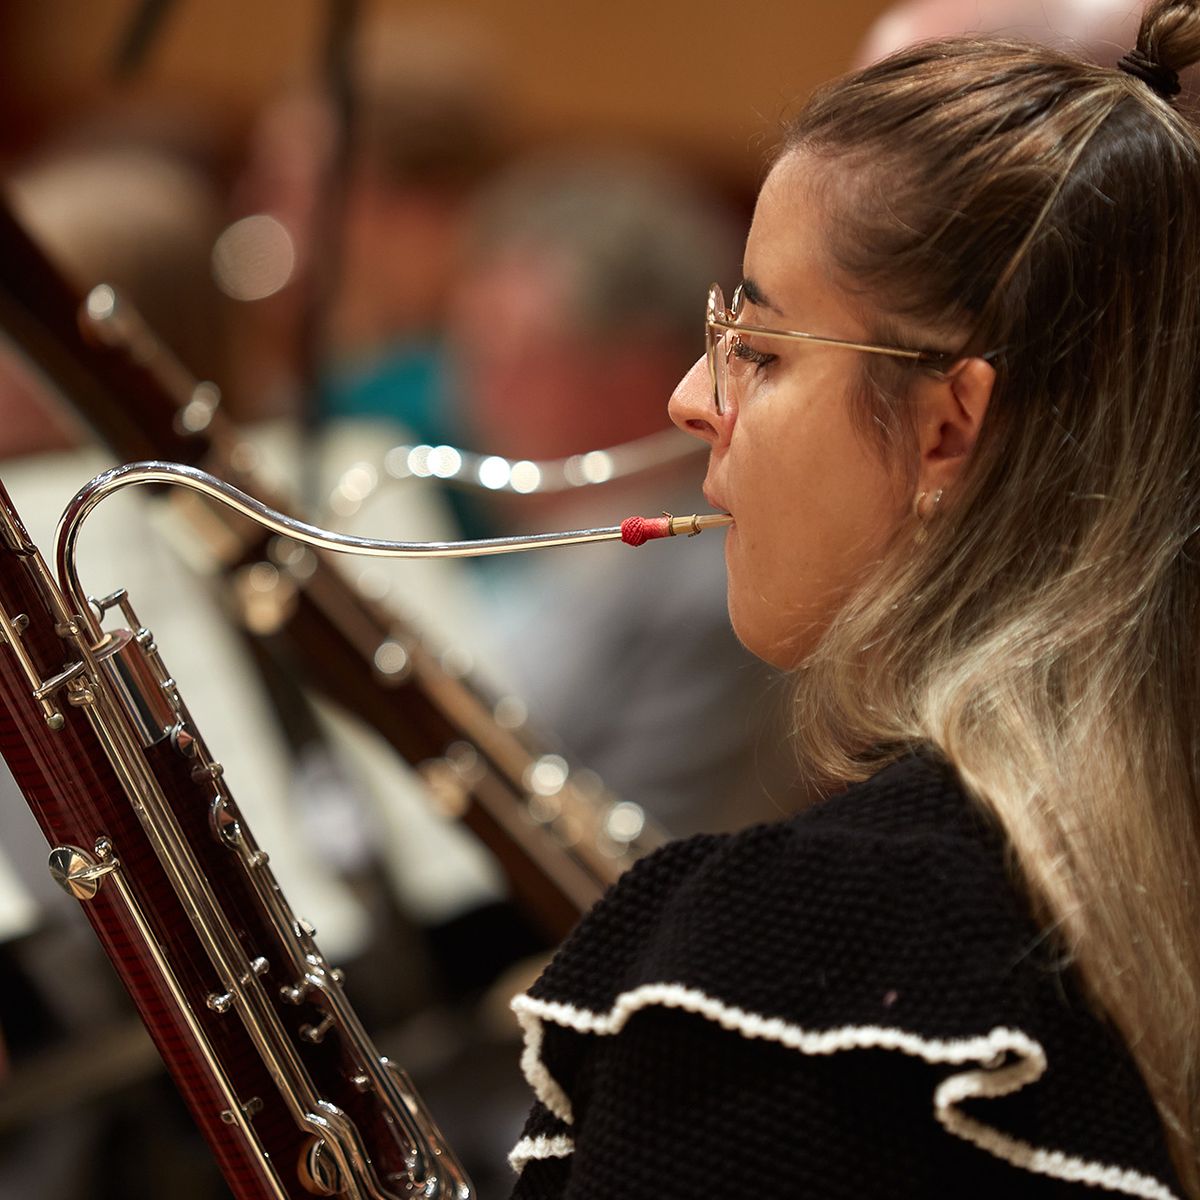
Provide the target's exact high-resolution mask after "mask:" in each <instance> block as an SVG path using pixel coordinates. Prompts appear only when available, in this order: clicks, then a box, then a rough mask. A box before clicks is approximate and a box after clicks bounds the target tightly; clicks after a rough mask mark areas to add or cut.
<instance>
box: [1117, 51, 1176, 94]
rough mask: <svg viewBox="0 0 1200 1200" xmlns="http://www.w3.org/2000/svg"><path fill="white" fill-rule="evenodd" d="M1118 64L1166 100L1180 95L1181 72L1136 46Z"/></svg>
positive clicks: (1127, 73)
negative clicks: (1164, 64) (1156, 59)
mask: <svg viewBox="0 0 1200 1200" xmlns="http://www.w3.org/2000/svg"><path fill="white" fill-rule="evenodd" d="M1117 66H1118V67H1119V68H1120V69H1121V70H1122V71H1124V72H1125V74H1126V75H1133V76H1135V77H1136V78H1137V79H1140V80H1141V81H1142V82H1143V83H1145V84H1147V85H1148V86H1149V87H1150V88H1151V89H1152V90H1153V91H1154V92H1156V93H1157V94H1158V95H1160V96H1161V97H1162V98H1163V99H1164V100H1171V99H1172V98H1174V97H1175V96H1178V95H1179V72H1178V71H1174V70H1172V69H1171V68H1170V67H1166V66H1163V64H1162V63H1157V62H1155V61H1154V60H1153V59H1152V58H1150V57H1149V55H1146V54H1143V53H1142V52H1141V51H1140V50H1138V49H1136V48H1135V49H1133V50H1130V51H1129V53H1128V54H1125V55H1123V56H1122V57H1121V59H1120V61H1119V62H1118V63H1117Z"/></svg>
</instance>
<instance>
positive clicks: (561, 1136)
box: [508, 1133, 575, 1173]
mask: <svg viewBox="0 0 1200 1200" xmlns="http://www.w3.org/2000/svg"><path fill="white" fill-rule="evenodd" d="M574 1153H575V1142H574V1141H573V1140H572V1139H571V1138H569V1137H568V1136H567V1135H566V1134H565V1133H558V1134H550V1135H547V1134H544V1133H539V1134H538V1135H537V1137H526V1138H522V1139H521V1140H520V1141H519V1142H518V1143H517V1144H516V1145H515V1146H514V1147H513V1148H512V1150H511V1151H510V1153H509V1155H508V1165H509V1166H510V1167H512V1169H513V1170H514V1171H516V1172H518V1173H520V1171H521V1169H522V1167H524V1166H525V1164H526V1163H527V1162H528V1161H529V1160H530V1159H531V1158H567V1157H569V1156H570V1155H572V1154H574Z"/></svg>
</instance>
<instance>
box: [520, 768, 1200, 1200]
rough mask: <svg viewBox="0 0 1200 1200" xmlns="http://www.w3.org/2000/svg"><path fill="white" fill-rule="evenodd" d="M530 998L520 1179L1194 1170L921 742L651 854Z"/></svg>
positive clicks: (572, 1188) (738, 1188)
mask: <svg viewBox="0 0 1200 1200" xmlns="http://www.w3.org/2000/svg"><path fill="white" fill-rule="evenodd" d="M513 1007H514V1009H515V1010H516V1011H517V1015H518V1017H519V1019H520V1020H521V1023H522V1025H523V1026H524V1028H525V1033H526V1049H525V1055H524V1058H523V1062H522V1065H523V1068H524V1070H525V1072H526V1075H527V1077H528V1078H529V1080H530V1083H531V1085H532V1086H533V1089H534V1092H535V1095H536V1097H537V1099H536V1102H535V1104H534V1107H533V1111H532V1112H531V1114H530V1117H529V1120H528V1122H527V1125H526V1128H525V1131H524V1135H523V1137H522V1139H521V1142H520V1143H519V1144H518V1146H517V1148H516V1149H515V1150H514V1152H513V1164H514V1166H515V1167H517V1169H518V1170H519V1171H520V1176H519V1179H518V1182H517V1185H516V1190H515V1192H514V1200H518V1198H519V1200H550V1198H551V1197H554V1198H564V1200H567V1198H569V1200H612V1198H613V1197H616V1196H621V1197H622V1200H639V1198H641V1197H645V1198H646V1200H650V1198H653V1200H669V1198H674V1197H678V1198H680V1200H684V1198H689V1200H690V1198H695V1197H701V1196H708V1195H714V1194H718V1193H720V1194H727V1193H732V1194H736V1195H770V1196H772V1197H791V1196H796V1197H799V1196H806V1197H813V1196H817V1197H829V1198H840V1197H847V1198H849V1197H854V1198H855V1200H860V1198H861V1197H864V1196H885V1195H886V1196H888V1197H892V1198H895V1197H917V1196H920V1197H928V1196H948V1195H954V1196H960V1195H961V1196H972V1197H992V1196H995V1197H999V1196H1016V1195H1020V1196H1022V1197H1032V1198H1035V1200H1036V1198H1038V1197H1051V1196H1055V1197H1058V1196H1066V1195H1079V1194H1082V1191H1083V1188H1084V1187H1085V1186H1086V1187H1089V1188H1091V1189H1093V1190H1092V1192H1091V1194H1093V1195H1095V1194H1096V1190H1097V1189H1098V1190H1099V1191H1101V1192H1104V1191H1107V1192H1109V1193H1114V1194H1118V1195H1132V1196H1142V1197H1148V1198H1152V1200H1168V1198H1169V1197H1172V1196H1175V1197H1182V1195H1183V1193H1182V1191H1181V1190H1180V1189H1179V1185H1178V1181H1177V1179H1176V1177H1175V1174H1174V1172H1173V1170H1172V1167H1171V1164H1170V1160H1169V1157H1168V1155H1167V1151H1166V1146H1165V1140H1164V1138H1163V1134H1162V1129H1161V1125H1160V1122H1159V1118H1158V1115H1157V1113H1156V1110H1155V1108H1154V1106H1153V1104H1152V1102H1151V1100H1150V1098H1149V1096H1148V1094H1147V1092H1146V1089H1145V1087H1144V1085H1143V1083H1142V1081H1141V1078H1140V1076H1139V1074H1138V1072H1137V1070H1136V1068H1135V1066H1134V1065H1133V1063H1132V1061H1131V1059H1130V1057H1129V1055H1128V1052H1127V1051H1126V1049H1125V1047H1124V1046H1123V1044H1122V1042H1121V1040H1120V1039H1119V1037H1118V1036H1117V1035H1116V1034H1115V1032H1114V1031H1113V1030H1112V1029H1111V1027H1110V1026H1108V1025H1107V1024H1106V1023H1105V1022H1104V1021H1103V1020H1102V1019H1100V1018H1098V1017H1097V1016H1096V1015H1095V1014H1094V1012H1093V1010H1092V1009H1091V1008H1090V1007H1089V1004H1088V1003H1087V1001H1086V1000H1085V998H1084V996H1083V994H1082V991H1081V988H1080V985H1079V983H1078V981H1077V979H1076V978H1075V975H1074V973H1073V971H1072V970H1071V968H1070V967H1069V965H1067V964H1065V963H1064V962H1063V961H1061V955H1059V954H1058V951H1057V947H1056V945H1055V943H1054V941H1053V939H1052V938H1049V937H1047V936H1046V934H1045V932H1044V931H1043V930H1041V929H1039V928H1038V926H1037V925H1036V924H1035V923H1034V921H1033V920H1032V918H1031V917H1030V914H1029V911H1028V906H1027V904H1026V902H1025V901H1024V899H1023V897H1022V894H1021V891H1020V888H1019V887H1018V886H1017V885H1016V883H1015V881H1014V879H1013V877H1012V874H1011V871H1010V868H1009V863H1008V857H1007V855H1006V849H1005V845H1004V842H1003V839H1002V837H1001V836H1000V835H999V833H998V831H997V830H996V829H995V828H994V827H993V825H992V824H991V823H990V822H989V820H988V819H987V818H986V817H985V816H984V815H983V814H982V813H981V811H980V810H979V809H978V808H977V807H976V806H975V805H974V804H973V803H972V802H971V801H970V800H969V798H968V797H967V796H966V795H965V794H964V792H963V790H962V788H961V786H960V785H959V783H958V781H957V779H956V777H955V776H954V775H953V773H952V772H951V771H949V770H948V769H946V768H945V767H943V766H941V765H939V764H936V763H934V762H932V761H930V760H929V759H928V758H925V757H922V756H917V755H914V756H911V757H908V758H905V759H903V760H901V761H900V762H898V763H895V764H894V765H893V766H891V767H889V768H888V769H887V770H885V771H883V772H881V773H880V774H878V775H876V776H875V777H874V778H872V779H870V780H868V781H867V782H865V783H863V784H860V785H857V786H855V787H852V788H850V789H848V790H847V791H846V792H844V793H842V794H840V795H838V796H836V797H833V798H831V799H829V800H827V801H825V802H824V803H822V804H820V805H818V806H816V807H815V808H812V809H810V810H808V811H806V812H805V813H803V814H802V815H800V816H798V817H795V818H793V819H791V820H789V821H786V822H781V823H779V824H773V825H767V826H760V827H756V828H753V829H750V830H747V831H745V832H742V833H738V834H733V835H722V836H711V835H705V836H701V837H697V838H691V839H688V840H686V841H681V842H676V843H673V844H671V845H668V846H667V847H665V848H664V849H663V850H661V851H659V852H658V853H656V854H654V855H652V856H650V857H649V858H648V859H646V860H644V861H643V862H641V863H639V864H638V865H636V866H635V867H634V868H633V869H632V870H631V871H630V872H629V873H628V874H627V875H626V876H625V877H624V878H623V879H622V880H621V881H620V882H619V883H618V884H617V885H616V886H615V887H614V888H613V889H612V890H611V891H610V892H609V893H608V895H607V896H606V897H605V898H604V900H602V901H601V903H600V904H599V905H597V907H596V908H595V909H594V910H593V911H592V913H591V914H589V916H588V917H587V918H586V919H585V920H584V921H583V922H582V923H581V924H580V925H579V927H578V928H577V929H576V930H575V932H574V933H573V934H572V935H571V937H570V938H569V939H568V940H567V942H566V943H565V944H564V946H563V947H562V949H561V950H560V952H559V953H558V955H557V956H556V958H555V960H554V961H553V963H552V964H551V965H550V966H549V967H548V968H547V970H546V972H545V973H544V974H543V976H542V977H541V979H539V980H538V982H537V983H536V984H535V985H534V987H533V988H531V989H530V991H529V993H528V994H527V995H524V996H519V997H517V999H516V1000H515V1001H514V1002H513Z"/></svg>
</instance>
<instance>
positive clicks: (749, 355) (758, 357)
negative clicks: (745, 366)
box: [733, 338, 778, 367]
mask: <svg viewBox="0 0 1200 1200" xmlns="http://www.w3.org/2000/svg"><path fill="white" fill-rule="evenodd" d="M733 356H734V358H740V359H741V360H742V362H748V363H753V364H754V365H755V366H756V367H765V366H767V365H768V364H769V363H773V362H774V361H775V359H776V358H777V357H778V355H775V354H768V353H766V351H764V350H756V349H755V348H754V347H753V346H748V345H747V344H746V343H745V342H744V341H742V339H741V338H738V339H737V340H736V341H735V342H734V343H733Z"/></svg>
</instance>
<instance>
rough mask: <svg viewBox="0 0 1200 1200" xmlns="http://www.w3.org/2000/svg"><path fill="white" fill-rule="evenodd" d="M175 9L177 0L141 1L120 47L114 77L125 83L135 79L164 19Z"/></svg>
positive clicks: (114, 64) (115, 62)
mask: <svg viewBox="0 0 1200 1200" xmlns="http://www.w3.org/2000/svg"><path fill="white" fill-rule="evenodd" d="M174 6H175V0H142V3H141V4H139V5H138V6H137V8H136V9H135V10H134V14H133V19H132V20H131V21H130V22H129V24H128V26H127V27H126V29H125V36H124V37H123V38H122V39H121V44H120V45H119V46H118V47H117V53H116V57H115V59H114V60H113V75H114V77H115V78H116V79H117V80H119V81H120V82H122V83H124V82H126V81H127V80H129V79H132V78H133V76H134V75H136V74H137V73H138V72H139V71H140V70H141V68H142V64H143V63H144V62H145V61H146V60H147V58H148V57H149V55H150V47H151V46H152V45H153V43H154V39H155V38H156V37H157V36H158V34H159V31H160V30H161V28H162V24H163V18H165V17H166V15H167V12H168V11H169V10H170V9H171V8H173V7H174Z"/></svg>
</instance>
